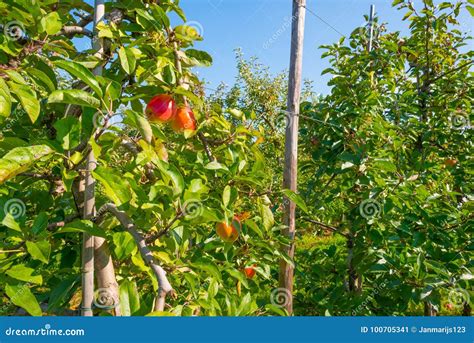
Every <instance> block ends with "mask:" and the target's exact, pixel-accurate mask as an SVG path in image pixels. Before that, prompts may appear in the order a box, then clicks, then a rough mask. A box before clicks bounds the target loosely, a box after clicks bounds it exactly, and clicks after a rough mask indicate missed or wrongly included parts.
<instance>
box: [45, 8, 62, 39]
mask: <svg viewBox="0 0 474 343" xmlns="http://www.w3.org/2000/svg"><path fill="white" fill-rule="evenodd" d="M62 27H63V23H62V22H61V18H60V16H59V14H58V12H50V13H48V14H46V15H45V16H44V17H43V18H41V21H40V32H46V33H47V34H48V35H54V34H56V33H58V32H59V31H61V28H62Z"/></svg>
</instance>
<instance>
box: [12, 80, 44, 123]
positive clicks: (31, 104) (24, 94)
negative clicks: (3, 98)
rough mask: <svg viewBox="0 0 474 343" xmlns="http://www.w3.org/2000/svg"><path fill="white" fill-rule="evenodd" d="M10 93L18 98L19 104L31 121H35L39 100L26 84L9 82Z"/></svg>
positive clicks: (38, 111)
mask: <svg viewBox="0 0 474 343" xmlns="http://www.w3.org/2000/svg"><path fill="white" fill-rule="evenodd" d="M9 85H10V89H11V91H12V93H13V94H14V95H15V96H16V97H17V98H18V100H19V101H20V103H21V106H22V107H23V109H24V110H25V112H26V113H27V114H28V116H29V117H30V120H31V122H32V123H35V122H36V120H37V119H38V116H39V114H40V102H39V101H38V99H37V98H36V93H35V92H34V91H33V90H32V89H31V88H30V87H29V86H26V85H20V84H18V83H14V82H9Z"/></svg>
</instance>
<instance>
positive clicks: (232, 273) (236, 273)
mask: <svg viewBox="0 0 474 343" xmlns="http://www.w3.org/2000/svg"><path fill="white" fill-rule="evenodd" d="M225 272H226V273H228V274H229V275H230V276H232V277H233V278H235V279H237V280H239V281H240V282H241V283H242V285H243V286H244V287H245V288H249V284H248V282H247V278H246V277H245V275H244V274H243V273H242V272H241V271H239V270H237V269H226V270H225Z"/></svg>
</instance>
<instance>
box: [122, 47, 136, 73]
mask: <svg viewBox="0 0 474 343" xmlns="http://www.w3.org/2000/svg"><path fill="white" fill-rule="evenodd" d="M118 55H119V59H120V65H121V66H122V69H123V70H124V71H125V72H126V73H127V74H128V75H130V74H132V73H133V72H134V71H135V67H136V64H137V61H136V58H135V55H134V53H133V50H132V49H130V48H125V47H123V46H121V47H120V49H119V51H118Z"/></svg>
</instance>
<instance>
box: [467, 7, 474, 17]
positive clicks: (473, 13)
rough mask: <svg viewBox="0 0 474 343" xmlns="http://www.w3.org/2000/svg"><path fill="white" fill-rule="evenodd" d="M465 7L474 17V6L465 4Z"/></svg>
mask: <svg viewBox="0 0 474 343" xmlns="http://www.w3.org/2000/svg"><path fill="white" fill-rule="evenodd" d="M466 9H467V10H468V11H469V13H471V16H473V17H474V7H473V6H466Z"/></svg>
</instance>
